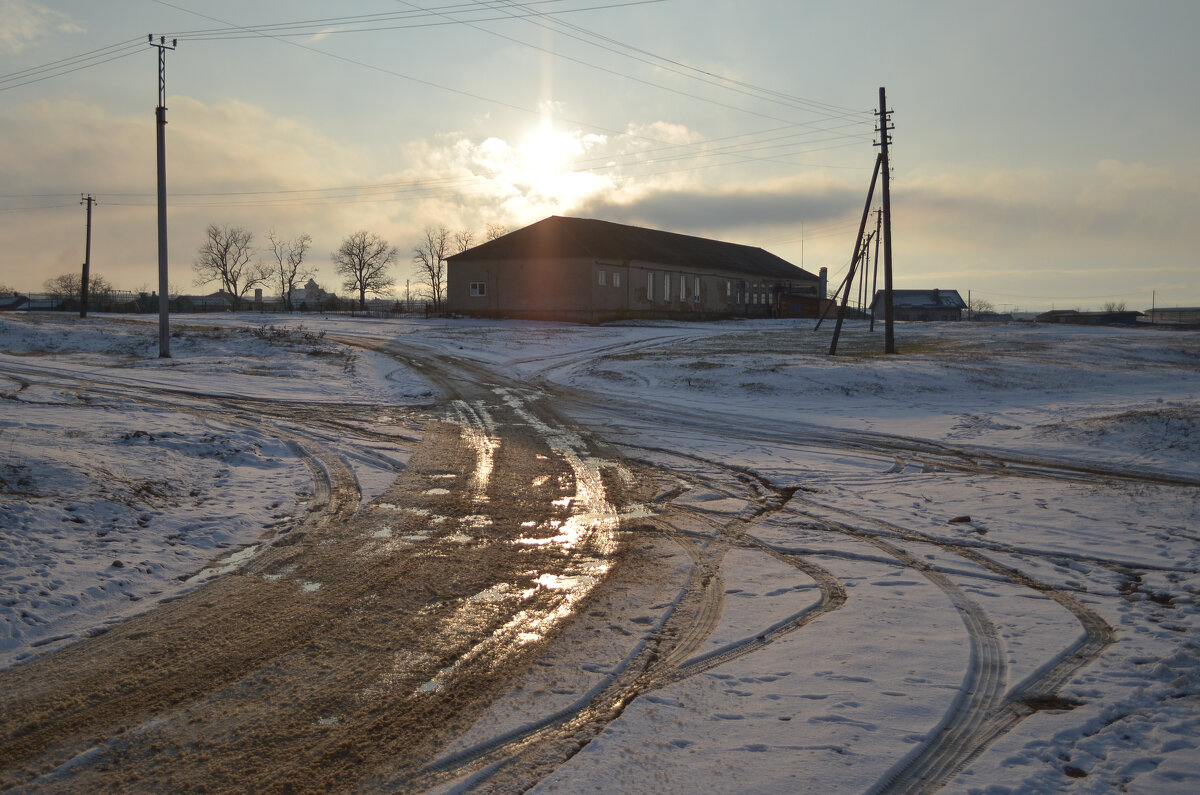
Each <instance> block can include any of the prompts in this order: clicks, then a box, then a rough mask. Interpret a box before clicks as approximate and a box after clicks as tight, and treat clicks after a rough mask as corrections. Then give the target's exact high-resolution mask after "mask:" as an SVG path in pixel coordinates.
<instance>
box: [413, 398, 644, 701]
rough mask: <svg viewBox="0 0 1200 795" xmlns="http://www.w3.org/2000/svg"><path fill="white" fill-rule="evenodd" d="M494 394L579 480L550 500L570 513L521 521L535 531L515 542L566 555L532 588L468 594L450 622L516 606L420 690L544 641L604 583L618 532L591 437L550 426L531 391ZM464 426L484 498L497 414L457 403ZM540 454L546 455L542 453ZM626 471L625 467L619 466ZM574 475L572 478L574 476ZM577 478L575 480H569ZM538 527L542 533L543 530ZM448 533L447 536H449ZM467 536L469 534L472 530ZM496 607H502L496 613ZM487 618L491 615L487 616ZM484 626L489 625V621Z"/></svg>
mask: <svg viewBox="0 0 1200 795" xmlns="http://www.w3.org/2000/svg"><path fill="white" fill-rule="evenodd" d="M496 394H497V395H498V396H499V397H500V398H501V399H502V400H503V401H504V403H505V405H506V406H507V407H508V408H509V409H510V410H511V411H512V412H513V413H514V414H516V415H517V417H518V418H519V419H520V421H522V422H524V423H525V424H526V425H527V426H528V427H529V428H531V429H532V430H533V431H534V432H535V433H537V434H538V436H540V437H541V438H542V440H543V441H544V442H545V444H546V445H547V447H549V448H550V451H551V452H552V453H553V454H554V455H555V456H558V457H559V458H561V459H562V460H563V461H565V462H566V464H567V465H568V466H569V467H570V470H571V472H570V474H569V475H560V476H559V477H558V482H559V485H560V486H562V487H563V489H564V490H567V489H569V488H571V487H572V485H573V487H574V494H570V495H568V496H564V497H562V498H560V499H557V500H554V501H553V506H554V507H555V508H557V509H559V510H563V511H567V512H569V513H570V515H569V516H567V517H566V518H565V519H554V520H550V521H545V522H541V523H538V522H535V521H526V522H522V523H521V525H520V526H521V527H522V528H524V529H525V530H526V531H532V532H530V533H529V535H528V536H527V537H522V538H518V539H516V541H515V543H518V544H525V545H536V546H549V545H557V546H559V547H561V549H562V552H563V553H564V555H565V559H564V560H563V561H562V570H561V571H559V572H550V571H540V572H538V571H535V572H530V573H529V574H528V576H529V577H530V579H529V580H526V582H527V583H528V587H522V586H521V585H519V584H513V583H508V582H504V583H497V584H495V585H493V586H491V587H489V588H485V589H483V590H482V591H479V592H478V593H476V594H475V595H474V596H471V597H468V598H466V599H463V600H462V602H461V603H460V605H459V607H458V608H457V610H456V611H455V615H454V616H452V617H450V618H449V619H448V620H447V622H446V625H445V626H446V627H447V628H451V627H454V628H457V627H470V626H473V625H474V626H481V624H480V622H489V616H491V617H493V620H494V619H495V618H500V617H501V616H503V614H504V612H503V611H505V610H506V609H515V610H516V612H515V613H513V614H512V615H511V616H510V617H509V618H508V619H507V620H506V621H505V622H504V623H503V624H502V625H501V626H499V627H498V628H496V629H495V630H493V631H492V632H491V633H490V635H489V636H488V637H486V638H483V639H481V640H479V641H478V642H477V643H475V644H474V645H473V646H472V647H471V648H470V649H468V650H467V651H466V652H465V653H464V654H463V655H462V656H460V657H459V658H458V659H457V660H456V661H455V662H454V663H453V664H451V665H449V666H446V667H444V668H441V669H440V670H439V671H438V672H437V674H435V675H434V676H433V677H432V678H431V679H429V680H428V681H427V682H425V683H424V684H422V685H420V686H419V687H417V688H416V692H417V693H436V692H438V691H441V690H442V689H443V688H444V687H445V686H446V683H447V681H448V680H449V678H450V677H451V676H452V675H453V674H454V672H455V671H456V670H458V669H459V668H461V667H462V666H464V665H468V664H470V663H471V662H472V661H474V660H476V659H479V658H484V659H492V658H493V657H495V656H502V655H503V654H504V653H505V650H506V649H512V648H517V647H520V646H525V645H528V644H531V643H537V642H540V641H542V640H544V639H545V638H546V637H547V635H548V634H549V633H550V632H551V630H552V629H553V628H554V627H555V626H556V625H557V624H558V623H559V622H561V621H563V620H565V619H566V618H567V617H569V616H570V615H572V613H573V612H574V611H575V610H576V609H577V607H578V605H579V604H580V602H581V601H582V600H583V599H585V598H586V597H587V596H588V594H589V593H590V592H591V591H592V590H593V589H594V588H595V587H596V586H597V585H598V584H599V583H600V582H601V580H602V579H603V577H604V575H605V574H606V573H607V572H608V569H609V564H608V562H607V560H608V558H609V556H611V555H612V554H613V553H615V551H616V548H617V543H616V533H617V530H618V528H619V526H620V516H619V515H618V513H617V510H616V508H615V507H614V506H613V505H612V503H610V502H609V501H608V499H607V495H606V491H605V487H604V479H603V477H602V474H601V473H602V469H603V468H604V467H605V466H610V467H611V466H612V465H611V464H608V463H607V462H604V461H601V460H598V459H595V458H593V457H592V456H591V455H590V454H589V452H588V447H587V443H586V442H585V441H584V440H583V439H582V438H581V437H580V436H579V435H578V434H575V433H573V432H571V431H569V430H567V429H564V428H561V427H553V426H551V425H550V424H548V423H546V422H545V421H543V420H542V419H541V418H540V417H538V416H537V415H535V414H534V413H533V412H532V411H530V410H529V408H528V406H527V405H526V401H527V398H526V397H524V396H523V393H520V392H519V391H517V390H510V389H496ZM452 421H457V423H458V424H460V425H461V426H462V427H463V438H464V439H465V440H466V441H467V443H468V444H470V445H471V446H472V447H473V448H474V449H475V452H476V469H475V474H474V478H473V482H472V484H471V487H472V489H473V490H474V491H475V493H476V495H477V496H476V498H475V499H476V500H477V501H482V500H481V499H480V498H481V497H482V498H483V499H486V495H485V494H484V491H485V489H486V486H487V483H488V481H489V479H490V477H491V471H492V466H493V464H494V455H495V451H496V448H497V447H498V446H499V441H498V440H497V438H496V436H495V428H494V425H493V421H492V418H491V416H490V415H489V414H488V412H487V411H486V410H485V409H484V408H483V407H482V406H481V405H478V404H476V405H470V404H467V403H465V402H461V401H459V402H457V403H455V404H454V417H453V419H452ZM537 459H538V460H549V458H548V456H545V455H542V454H538V455H537ZM619 473H620V474H621V475H622V477H626V476H627V473H625V472H623V471H619ZM572 476H573V478H572ZM572 481H573V482H572ZM549 482H550V476H539V477H537V478H535V479H534V480H533V481H532V483H533V486H534V487H535V488H536V487H540V486H545V485H546V484H547V483H549ZM478 520H484V521H485V522H486V523H487V524H490V523H491V520H490V519H489V518H488V517H482V516H470V517H465V518H464V519H463V520H462V524H461V526H463V527H467V528H469V527H471V526H480V525H473V524H472V523H474V522H476V521H478ZM539 530H541V531H542V532H543V533H544V534H545V535H544V536H543V537H538V531H539ZM453 538H454V537H453V536H450V537H449V538H447V539H446V540H452V539H453ZM467 538H468V540H469V537H467ZM496 611H501V612H500V613H499V614H497V612H496ZM489 623H490V622H489ZM484 626H486V624H484Z"/></svg>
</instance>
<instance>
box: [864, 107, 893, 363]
mask: <svg viewBox="0 0 1200 795" xmlns="http://www.w3.org/2000/svg"><path fill="white" fill-rule="evenodd" d="M876 115H878V116H879V126H878V127H877V128H876V129H875V131H876V132H878V133H879V144H878V146H879V159H880V162H881V163H882V169H883V307H884V312H885V313H886V325H885V327H884V328H885V330H884V334H885V337H884V350H885V351H886V352H887V353H895V352H896V329H895V325H896V313H895V311H894V310H895V307H894V305H893V302H892V191H891V167H890V165H889V163H888V144H889V143H891V140H892V136H891V131H892V130H893V129H895V127H894V126H893V125H892V112H891V111H890V110H888V109H887V90H886V89H885V88H884V87H883V86H880V87H879V110H878V111H876ZM860 234H861V233H860Z"/></svg>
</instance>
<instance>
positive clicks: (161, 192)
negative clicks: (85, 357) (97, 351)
mask: <svg viewBox="0 0 1200 795" xmlns="http://www.w3.org/2000/svg"><path fill="white" fill-rule="evenodd" d="M177 41H178V40H177V39H171V43H170V44H167V38H166V36H159V38H158V42H157V43H156V42H155V41H154V34H153V33H151V34H150V46H151V47H156V48H158V107H157V108H155V109H154V118H155V120H156V121H157V129H158V357H159V358H160V359H169V358H171V327H170V320H169V314H170V311H171V298H170V295H169V294H168V293H169V291H170V283H169V282H168V281H167V50H173V49H175V44H176V42H177Z"/></svg>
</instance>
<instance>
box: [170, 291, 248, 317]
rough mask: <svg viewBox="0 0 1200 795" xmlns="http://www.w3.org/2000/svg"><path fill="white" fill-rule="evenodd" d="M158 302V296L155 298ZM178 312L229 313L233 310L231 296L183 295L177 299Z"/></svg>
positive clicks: (217, 293)
mask: <svg viewBox="0 0 1200 795" xmlns="http://www.w3.org/2000/svg"><path fill="white" fill-rule="evenodd" d="M154 298H155V301H157V296H155V297H154ZM174 303H175V306H176V307H177V309H176V310H175V311H177V312H183V313H188V312H228V311H229V310H231V309H232V308H233V304H232V302H231V301H230V300H229V296H227V295H226V294H225V293H222V292H216V293H213V294H212V295H181V296H179V297H178V298H176V299H175V302H174Z"/></svg>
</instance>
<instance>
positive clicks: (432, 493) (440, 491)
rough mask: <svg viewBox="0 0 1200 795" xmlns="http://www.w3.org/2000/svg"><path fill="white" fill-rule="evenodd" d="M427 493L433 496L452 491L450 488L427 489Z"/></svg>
mask: <svg viewBox="0 0 1200 795" xmlns="http://www.w3.org/2000/svg"><path fill="white" fill-rule="evenodd" d="M425 493H426V494H428V495H430V496H431V497H441V496H443V495H445V494H449V493H450V489H425Z"/></svg>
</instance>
